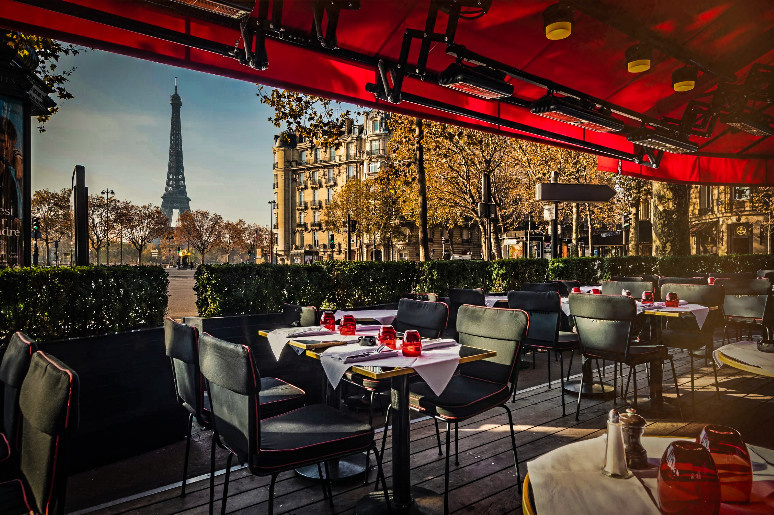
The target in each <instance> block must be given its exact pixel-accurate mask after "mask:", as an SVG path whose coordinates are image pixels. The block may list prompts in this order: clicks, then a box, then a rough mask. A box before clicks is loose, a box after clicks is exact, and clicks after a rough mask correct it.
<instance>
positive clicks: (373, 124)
mask: <svg viewBox="0 0 774 515" xmlns="http://www.w3.org/2000/svg"><path fill="white" fill-rule="evenodd" d="M371 132H379V120H372V121H371Z"/></svg>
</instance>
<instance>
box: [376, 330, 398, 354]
mask: <svg viewBox="0 0 774 515" xmlns="http://www.w3.org/2000/svg"><path fill="white" fill-rule="evenodd" d="M397 339H398V338H397V335H396V334H395V328H394V327H393V326H391V325H383V326H381V327H380V328H379V345H384V346H385V347H388V348H390V349H395V342H396V341H397Z"/></svg>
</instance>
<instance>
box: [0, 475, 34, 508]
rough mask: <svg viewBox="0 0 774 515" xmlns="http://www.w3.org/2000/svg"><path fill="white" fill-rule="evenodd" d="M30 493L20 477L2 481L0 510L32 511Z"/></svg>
mask: <svg viewBox="0 0 774 515" xmlns="http://www.w3.org/2000/svg"><path fill="white" fill-rule="evenodd" d="M30 499H31V498H30V497H29V494H28V493H27V492H26V491H25V489H24V485H23V484H22V482H21V480H20V479H14V480H11V481H5V482H3V483H0V511H2V513H19V514H21V513H32V512H34V510H33V508H32V506H31V505H30V503H29V500H30Z"/></svg>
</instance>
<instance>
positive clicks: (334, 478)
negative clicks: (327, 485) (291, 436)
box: [296, 452, 366, 483]
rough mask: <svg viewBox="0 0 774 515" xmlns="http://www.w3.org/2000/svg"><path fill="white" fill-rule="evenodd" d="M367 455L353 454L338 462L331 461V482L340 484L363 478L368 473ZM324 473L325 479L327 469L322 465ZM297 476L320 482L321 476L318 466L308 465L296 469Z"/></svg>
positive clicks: (329, 469) (329, 465) (329, 463)
mask: <svg viewBox="0 0 774 515" xmlns="http://www.w3.org/2000/svg"><path fill="white" fill-rule="evenodd" d="M365 465H366V455H365V453H362V452H361V453H360V454H352V455H350V456H345V457H343V458H339V459H338V460H331V461H329V462H328V471H329V472H330V473H331V482H332V483H338V482H340V481H347V480H350V479H355V478H361V477H362V476H363V474H364V473H365V472H366V467H365ZM320 467H321V468H322V471H323V477H325V467H324V466H323V465H320ZM296 474H298V475H299V476H301V477H305V478H306V479H311V480H312V481H319V480H320V474H318V472H317V465H307V466H306V467H299V468H297V469H296Z"/></svg>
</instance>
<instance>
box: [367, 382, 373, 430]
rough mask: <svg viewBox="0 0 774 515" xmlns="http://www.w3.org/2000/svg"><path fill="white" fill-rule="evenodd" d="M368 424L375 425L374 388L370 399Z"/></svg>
mask: <svg viewBox="0 0 774 515" xmlns="http://www.w3.org/2000/svg"><path fill="white" fill-rule="evenodd" d="M368 425H369V426H371V427H374V390H371V395H370V397H369V399H368Z"/></svg>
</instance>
